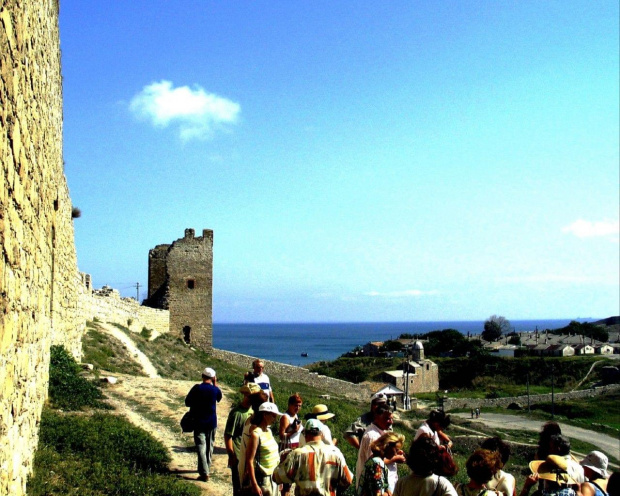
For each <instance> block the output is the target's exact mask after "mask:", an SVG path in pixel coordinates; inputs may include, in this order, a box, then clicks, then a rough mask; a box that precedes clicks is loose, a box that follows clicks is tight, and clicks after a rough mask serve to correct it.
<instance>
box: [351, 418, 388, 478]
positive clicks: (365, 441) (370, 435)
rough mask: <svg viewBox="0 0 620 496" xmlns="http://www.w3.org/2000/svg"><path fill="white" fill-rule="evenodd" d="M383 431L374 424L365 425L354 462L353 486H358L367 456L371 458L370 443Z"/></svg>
mask: <svg viewBox="0 0 620 496" xmlns="http://www.w3.org/2000/svg"><path fill="white" fill-rule="evenodd" d="M384 432H385V431H384V430H381V429H379V427H377V425H376V424H370V425H369V426H368V427H366V430H365V431H364V435H363V436H362V441H361V442H360V449H359V451H358V453H357V463H356V464H355V487H358V486H359V483H360V477H361V476H362V472H363V471H364V465H365V464H366V462H367V461H368V459H369V458H372V451H371V450H370V445H371V444H372V442H373V441H375V440H376V439H379V438H380V437H381V436H382V435H383V433H384Z"/></svg>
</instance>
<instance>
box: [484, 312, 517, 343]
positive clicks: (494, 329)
mask: <svg viewBox="0 0 620 496" xmlns="http://www.w3.org/2000/svg"><path fill="white" fill-rule="evenodd" d="M509 332H510V321H509V320H508V319H507V318H506V317H502V316H501V315H491V316H490V317H489V318H488V319H487V320H486V322H485V323H484V331H482V339H484V340H485V341H497V340H498V339H499V338H501V337H502V334H508V333H509Z"/></svg>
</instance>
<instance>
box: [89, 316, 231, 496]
mask: <svg viewBox="0 0 620 496" xmlns="http://www.w3.org/2000/svg"><path fill="white" fill-rule="evenodd" d="M100 325H101V324H100ZM102 327H104V326H103V325H102ZM105 331H106V332H108V333H109V334H110V335H112V336H114V337H116V338H117V339H119V340H120V341H122V342H123V344H124V345H125V346H126V347H127V349H128V350H129V352H130V355H131V356H132V357H133V358H134V360H135V361H136V362H138V363H139V364H140V365H141V366H142V368H143V369H144V371H145V372H146V373H147V374H148V375H149V377H138V376H133V375H125V374H108V375H113V376H114V377H116V378H118V382H117V383H116V384H108V385H107V386H106V387H105V395H106V396H107V397H108V403H109V404H110V405H112V406H113V407H114V408H115V412H114V413H115V414H118V415H122V416H125V417H126V418H127V419H128V420H129V421H130V422H131V423H132V424H134V425H136V426H138V427H141V428H142V429H144V430H145V431H147V432H148V433H150V434H151V435H153V436H154V437H155V438H156V439H157V440H159V441H160V442H161V443H162V444H163V445H164V446H165V447H166V448H167V449H168V452H169V453H170V457H171V458H172V461H171V463H170V471H171V472H172V473H174V474H176V475H177V476H178V477H180V478H183V479H186V480H188V481H190V482H192V483H193V484H195V485H196V486H198V487H200V489H201V490H202V494H203V495H204V496H207V495H208V496H228V495H230V494H231V493H232V483H231V477H230V470H229V469H228V468H227V463H228V456H227V455H226V449H225V448H224V438H223V431H224V426H225V425H226V417H227V416H228V412H229V411H230V408H231V401H230V397H231V395H232V391H231V390H230V389H229V388H227V387H225V386H224V387H222V393H223V396H224V397H223V398H222V401H221V402H220V403H219V404H218V407H217V416H218V428H217V432H216V437H215V450H214V453H213V460H212V465H211V477H210V480H209V482H199V481H197V480H196V478H197V477H198V472H197V470H196V469H197V454H196V450H195V447H194V438H193V435H192V434H184V433H182V432H181V428H180V426H179V421H180V420H181V417H182V416H183V414H184V413H185V412H186V411H187V407H186V406H185V403H184V400H185V396H186V395H187V393H188V392H189V390H190V389H191V387H192V386H193V385H194V384H195V383H196V382H198V381H179V380H173V379H163V378H161V377H159V375H158V374H157V371H156V370H155V367H153V365H152V364H151V363H150V361H149V359H148V358H147V357H146V356H145V355H144V354H143V353H142V352H140V350H138V349H137V348H136V346H135V344H134V343H133V342H132V341H131V339H130V338H129V336H127V335H126V334H125V333H123V332H122V331H120V330H118V329H115V328H113V327H112V326H107V325H106V326H105ZM115 331H118V332H115Z"/></svg>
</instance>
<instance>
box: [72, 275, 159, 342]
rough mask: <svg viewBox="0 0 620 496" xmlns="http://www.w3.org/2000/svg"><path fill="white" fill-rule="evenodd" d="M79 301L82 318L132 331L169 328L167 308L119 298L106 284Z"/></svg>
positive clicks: (115, 291) (118, 294)
mask: <svg viewBox="0 0 620 496" xmlns="http://www.w3.org/2000/svg"><path fill="white" fill-rule="evenodd" d="M80 303H81V306H82V310H81V311H82V315H83V316H84V317H83V318H84V320H91V321H93V320H99V321H101V322H107V323H110V324H120V325H123V326H125V327H127V328H128V329H129V330H130V331H133V332H140V331H141V330H142V329H143V328H145V327H146V328H147V329H150V330H152V331H156V333H158V334H163V333H167V332H168V330H169V320H170V313H169V312H168V311H167V310H159V309H156V308H150V307H145V306H142V305H140V304H139V303H138V302H137V301H136V300H135V299H133V298H121V295H120V293H119V292H118V291H117V290H116V289H112V288H110V287H107V286H104V287H103V288H101V289H99V290H94V291H88V292H87V293H86V294H85V295H84V297H82V298H81V299H80Z"/></svg>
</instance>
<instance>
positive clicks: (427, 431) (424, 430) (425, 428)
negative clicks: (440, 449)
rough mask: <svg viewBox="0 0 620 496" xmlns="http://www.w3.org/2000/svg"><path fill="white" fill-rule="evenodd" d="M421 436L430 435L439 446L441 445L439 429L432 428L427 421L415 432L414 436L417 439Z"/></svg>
mask: <svg viewBox="0 0 620 496" xmlns="http://www.w3.org/2000/svg"><path fill="white" fill-rule="evenodd" d="M420 436H427V437H430V438H431V439H432V440H433V441H435V444H436V445H437V446H441V440H440V439H439V434H437V431H434V430H433V429H431V427H430V425H428V423H427V422H422V425H421V426H420V427H418V430H417V431H416V433H415V437H414V438H413V440H414V441H416V440H417V439H418V438H419V437H420Z"/></svg>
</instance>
